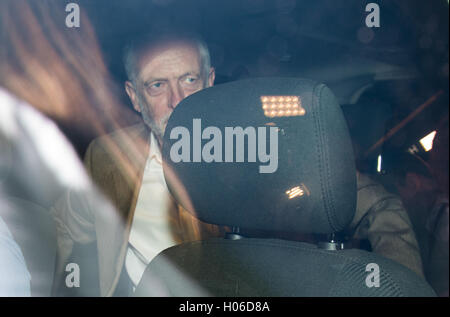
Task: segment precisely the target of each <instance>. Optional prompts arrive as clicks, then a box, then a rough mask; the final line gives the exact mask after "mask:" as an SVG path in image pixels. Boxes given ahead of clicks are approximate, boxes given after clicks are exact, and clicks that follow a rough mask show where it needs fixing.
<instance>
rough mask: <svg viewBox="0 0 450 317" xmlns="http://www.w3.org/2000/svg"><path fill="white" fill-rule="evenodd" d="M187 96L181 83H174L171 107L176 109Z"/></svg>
mask: <svg viewBox="0 0 450 317" xmlns="http://www.w3.org/2000/svg"><path fill="white" fill-rule="evenodd" d="M184 97H185V94H184V91H183V89H182V88H181V87H180V86H179V85H173V86H172V87H171V89H170V100H169V107H170V108H171V109H175V107H176V106H177V105H178V104H179V103H180V101H181V100H183V99H184Z"/></svg>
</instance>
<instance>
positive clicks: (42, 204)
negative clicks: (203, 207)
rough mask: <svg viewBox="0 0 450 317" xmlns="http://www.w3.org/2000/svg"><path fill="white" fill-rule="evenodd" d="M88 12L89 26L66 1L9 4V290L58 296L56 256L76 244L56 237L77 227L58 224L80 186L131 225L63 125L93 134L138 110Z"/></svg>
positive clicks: (2, 270)
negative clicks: (106, 59)
mask: <svg viewBox="0 0 450 317" xmlns="http://www.w3.org/2000/svg"><path fill="white" fill-rule="evenodd" d="M81 19H82V23H83V27H82V28H80V29H77V30H71V29H68V28H66V27H65V24H64V20H65V11H64V6H63V4H62V3H59V2H58V1H47V0H42V1H24V0H14V1H10V0H6V1H1V2H0V48H1V50H0V86H1V87H3V88H1V87H0V148H1V151H0V295H1V296H28V295H31V296H50V294H51V289H52V284H53V283H54V272H55V270H56V271H64V267H62V266H63V263H64V260H62V261H59V262H57V263H56V266H57V267H56V268H55V259H56V258H58V259H61V258H63V259H67V258H68V256H67V254H70V253H71V250H72V247H73V244H67V243H66V244H64V245H62V244H61V243H62V242H61V239H60V240H58V241H57V238H56V237H57V236H61V235H64V234H72V233H71V232H65V231H64V224H62V225H61V224H57V223H55V219H54V217H53V215H52V213H51V206H52V205H54V203H55V201H57V200H58V199H61V198H62V197H66V196H67V195H69V193H70V195H71V197H72V198H73V199H74V201H75V202H82V203H83V204H84V205H87V206H89V207H90V208H95V209H96V210H97V213H98V215H102V217H104V218H106V219H108V220H109V221H110V222H114V221H116V222H117V223H119V224H120V223H121V219H120V218H119V217H118V216H117V212H116V210H115V209H114V207H113V206H112V205H111V204H110V203H109V202H108V201H107V200H105V199H104V198H103V196H102V195H101V194H100V192H99V191H97V190H96V188H95V187H94V185H93V184H92V183H91V182H90V180H89V177H88V176H87V174H86V172H85V170H84V168H83V164H82V163H81V162H80V160H79V159H78V157H77V154H76V152H75V151H74V149H73V147H72V146H71V145H70V143H69V142H68V141H67V139H66V137H65V136H64V135H63V134H62V133H61V131H60V130H59V129H58V127H57V126H56V125H55V122H57V123H58V124H59V125H60V126H63V127H66V128H68V129H72V130H74V131H75V135H79V136H82V137H83V136H84V137H89V136H90V137H91V138H92V136H93V135H99V134H103V133H105V132H106V131H109V130H111V129H115V128H117V126H118V123H119V122H121V121H120V120H118V118H131V117H130V115H129V114H127V113H126V112H124V110H122V109H124V108H121V107H120V105H119V104H118V103H117V101H116V100H117V99H118V98H117V96H115V95H114V94H112V93H111V91H114V89H112V87H113V84H112V82H111V81H110V79H109V75H108V72H107V71H106V67H105V65H104V63H103V59H102V56H101V53H100V49H99V47H98V44H97V41H96V39H95V36H94V32H93V30H92V27H91V26H90V24H89V21H88V20H87V17H86V16H84V15H82V16H81ZM100 118H101V119H100ZM52 120H54V121H55V122H54V121H52ZM122 121H123V120H122ZM109 149H110V151H112V152H114V151H115V149H114V145H111V146H110V147H109ZM117 158H118V160H119V161H120V155H117ZM80 210H82V208H80ZM56 222H58V220H56ZM64 241H65V240H64ZM57 246H59V248H58V247H57ZM57 250H59V252H60V254H59V256H58V257H57V254H56V253H57ZM61 252H62V253H61Z"/></svg>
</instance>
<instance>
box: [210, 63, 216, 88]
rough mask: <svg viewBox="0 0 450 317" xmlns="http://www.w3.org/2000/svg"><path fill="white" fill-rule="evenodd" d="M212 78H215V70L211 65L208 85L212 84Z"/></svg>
mask: <svg viewBox="0 0 450 317" xmlns="http://www.w3.org/2000/svg"><path fill="white" fill-rule="evenodd" d="M214 80H216V70H215V69H214V67H211V68H210V69H209V75H208V87H212V86H214Z"/></svg>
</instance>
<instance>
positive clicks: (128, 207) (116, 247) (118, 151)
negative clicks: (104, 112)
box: [54, 124, 423, 296]
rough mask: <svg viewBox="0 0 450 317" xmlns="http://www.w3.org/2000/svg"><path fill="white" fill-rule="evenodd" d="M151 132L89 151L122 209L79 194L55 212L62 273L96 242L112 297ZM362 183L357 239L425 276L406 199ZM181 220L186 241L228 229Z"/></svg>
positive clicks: (141, 129) (116, 137) (111, 139)
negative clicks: (76, 248)
mask: <svg viewBox="0 0 450 317" xmlns="http://www.w3.org/2000/svg"><path fill="white" fill-rule="evenodd" d="M149 133H150V131H149V130H148V128H146V126H145V125H144V124H138V125H135V126H132V127H129V128H126V129H123V130H118V131H116V132H114V133H112V134H109V135H107V136H103V137H100V138H98V139H96V140H94V141H93V142H92V143H91V144H90V146H89V148H88V150H87V153H86V157H85V164H86V167H87V170H88V172H89V174H90V175H91V176H92V178H93V180H94V182H95V183H96V184H97V185H98V186H99V188H100V189H101V190H102V191H103V193H104V194H105V195H106V197H107V198H109V199H110V200H111V202H112V203H113V205H114V206H115V207H116V209H117V211H114V209H113V208H109V209H108V208H103V211H100V210H101V208H95V207H93V205H95V203H91V202H90V201H89V199H87V201H86V199H85V198H84V197H82V196H80V195H74V194H73V193H72V194H71V193H68V194H67V196H66V197H63V199H61V200H60V201H59V202H58V203H57V204H56V205H55V208H54V214H55V217H56V219H57V221H56V223H57V227H58V230H57V232H58V246H59V254H58V265H57V266H58V268H57V270H58V271H59V273H60V274H61V273H63V272H64V270H63V268H64V266H63V265H64V263H65V262H66V261H67V259H68V257H69V255H70V253H71V250H72V246H73V243H74V242H77V243H89V242H92V241H94V240H95V239H96V240H97V248H98V257H99V275H100V291H101V295H102V296H112V294H113V293H114V290H115V288H116V286H117V282H118V280H119V276H120V273H121V271H122V268H123V265H124V260H125V255H126V249H127V244H128V238H129V234H130V229H131V224H132V219H133V215H134V210H135V207H136V202H137V197H138V194H139V190H140V187H141V181H142V176H143V170H144V167H145V163H146V160H147V156H148V152H149V144H148V139H149V138H148V136H149ZM357 180H358V200H357V211H356V214H355V217H354V219H353V221H352V224H351V228H350V229H351V230H352V231H353V232H354V238H356V239H368V240H369V241H370V243H371V245H372V249H373V251H374V252H376V253H378V254H381V255H384V256H385V257H387V258H390V259H392V260H395V261H397V262H398V263H401V264H403V265H405V266H407V267H408V268H410V269H411V270H413V271H415V272H416V273H417V274H419V275H423V273H422V264H421V259H420V253H419V248H418V244H417V241H416V238H415V235H414V232H413V230H412V225H411V221H410V220H409V217H408V215H407V213H406V211H405V210H404V208H403V206H402V204H401V202H400V200H399V199H398V198H397V197H396V196H393V195H390V194H389V193H387V192H386V191H385V190H384V189H383V187H382V186H381V185H379V184H377V183H375V182H373V181H372V180H371V179H370V178H368V177H366V176H364V175H361V174H359V173H358V177H357ZM91 196H92V195H91ZM92 200H95V198H92ZM93 209H94V210H93ZM105 210H109V211H106V212H105ZM179 219H180V225H181V226H182V228H183V232H184V235H185V236H184V240H185V241H186V242H187V241H193V240H199V239H204V238H207V237H213V236H221V235H223V234H224V230H225V229H224V228H219V227H217V226H213V225H209V224H205V223H202V222H200V221H199V220H197V219H195V217H193V216H191V215H190V214H189V213H188V212H187V211H185V210H183V209H182V208H179Z"/></svg>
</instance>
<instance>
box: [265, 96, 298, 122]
mask: <svg viewBox="0 0 450 317" xmlns="http://www.w3.org/2000/svg"><path fill="white" fill-rule="evenodd" d="M260 99H261V103H262V109H263V111H264V115H265V116H266V117H269V118H273V117H296V116H304V115H305V113H306V111H305V109H304V108H303V107H302V100H301V99H300V97H298V96H261V98H260Z"/></svg>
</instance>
